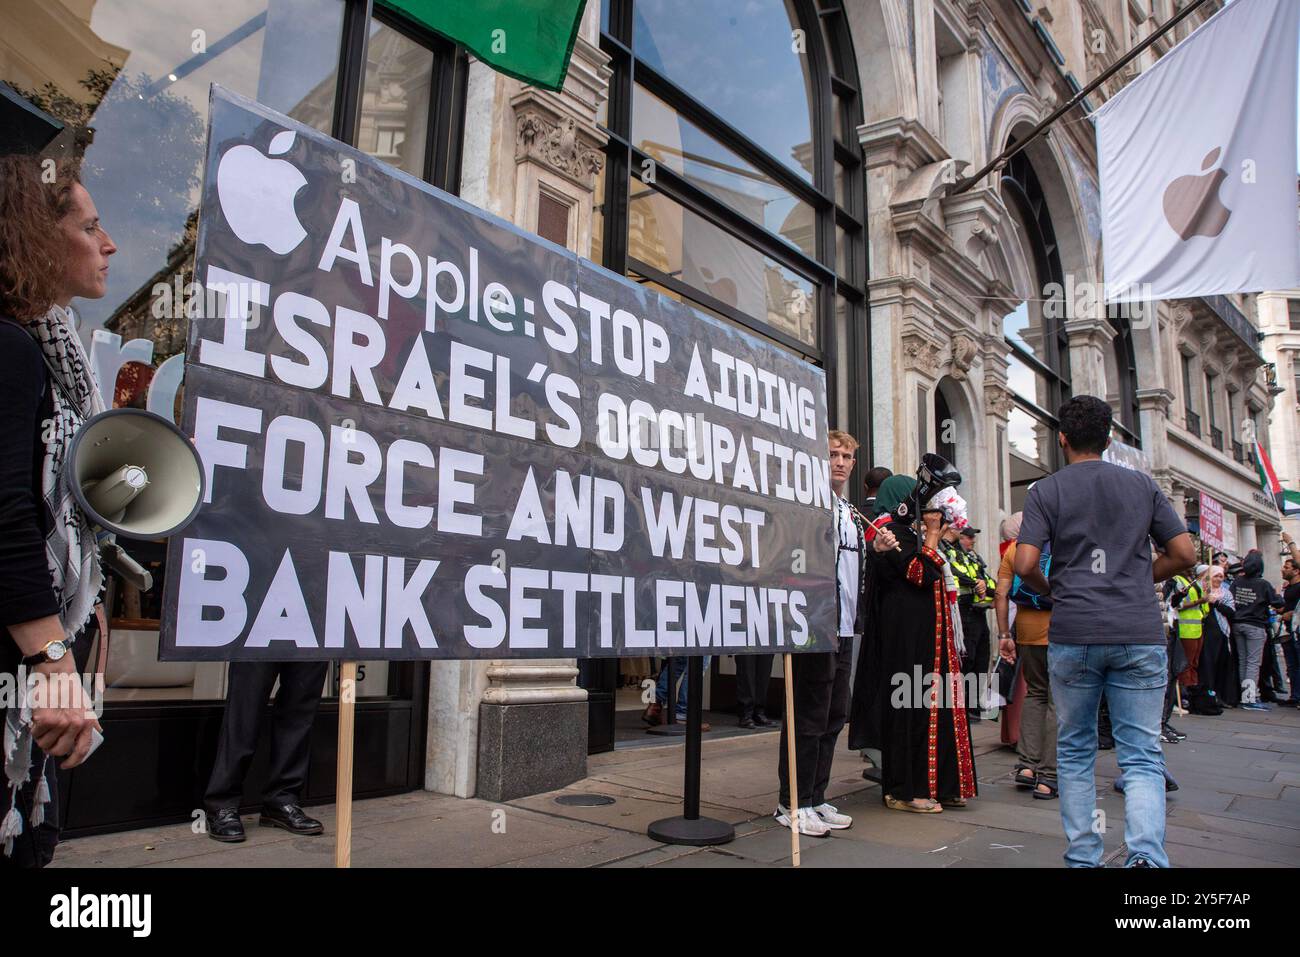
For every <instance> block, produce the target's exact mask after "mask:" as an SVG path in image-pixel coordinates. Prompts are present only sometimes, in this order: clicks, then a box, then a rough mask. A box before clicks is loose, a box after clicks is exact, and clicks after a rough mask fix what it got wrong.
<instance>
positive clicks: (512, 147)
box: [425, 4, 610, 801]
mask: <svg viewBox="0 0 1300 957" xmlns="http://www.w3.org/2000/svg"><path fill="white" fill-rule="evenodd" d="M599 17H600V6H599V4H589V5H588V7H587V10H586V13H585V14H584V16H583V22H582V25H581V27H580V29H579V35H578V38H577V41H576V42H575V44H574V49H573V56H572V59H571V60H570V64H569V72H568V76H567V78H566V80H565V86H564V90H563V91H561V92H559V93H555V92H551V91H548V90H539V89H536V88H534V87H530V86H526V85H524V84H521V83H519V82H518V81H516V80H512V79H509V78H507V77H504V76H502V75H500V74H497V73H494V72H493V71H491V70H489V69H487V68H486V67H484V66H483V64H481V63H477V62H475V63H472V64H471V69H470V80H469V90H468V95H467V105H466V134H465V147H464V149H465V161H464V163H463V168H464V169H466V170H474V171H476V173H475V178H474V179H473V180H466V181H463V182H462V184H461V194H462V196H463V197H464V198H465V199H466V200H468V201H469V202H472V203H474V204H475V205H477V206H480V207H482V208H484V209H489V210H491V211H493V212H495V213H497V214H499V215H502V216H504V217H506V218H508V219H512V220H513V222H514V223H515V224H516V225H517V226H520V227H521V228H523V229H526V230H529V231H534V232H536V231H538V229H539V212H540V211H541V210H542V206H543V204H544V203H545V204H548V207H549V209H550V213H551V215H550V217H549V219H548V220H547V222H548V223H549V225H550V226H551V227H552V228H555V229H556V232H557V234H556V235H551V236H548V238H550V239H551V240H552V241H554V242H559V243H561V244H562V245H565V246H567V247H568V248H570V249H572V250H574V251H575V252H577V253H580V254H581V255H584V256H586V255H589V254H590V252H591V222H592V208H593V191H594V188H595V184H596V180H597V175H598V173H599V172H600V168H601V165H602V163H603V160H604V157H603V155H602V153H601V147H602V146H603V145H604V142H605V136H604V134H602V133H601V132H600V131H599V129H598V128H597V126H596V115H597V111H598V110H599V108H600V104H601V102H602V101H603V100H604V99H605V98H606V96H607V95H608V83H609V76H610V70H609V67H608V59H609V58H608V57H607V56H606V55H605V54H604V53H603V52H601V50H600V49H599ZM557 207H558V209H559V210H561V211H563V212H566V213H567V215H566V216H556V215H555V212H556V210H557ZM556 223H562V224H563V226H562V227H556V225H555V224H556ZM577 676H578V667H577V660H576V659H573V658H563V659H556V660H541V661H538V660H501V661H460V662H436V663H434V664H433V665H432V668H431V672H430V690H429V735H428V761H427V771H426V779H425V787H426V788H428V789H429V790H434V791H442V792H445V793H450V794H456V795H458V796H461V797H470V796H474V795H477V796H479V797H482V798H485V799H487V800H490V801H504V800H510V799H512V798H516V797H522V796H524V795H527V794H535V793H538V792H540V791H549V790H553V789H555V788H559V787H563V786H564V785H566V784H570V783H572V782H573V781H575V780H578V779H579V778H582V777H584V776H585V775H586V773H587V692H586V690H585V689H583V688H579V687H578V686H577Z"/></svg>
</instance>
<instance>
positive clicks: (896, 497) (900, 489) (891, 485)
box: [871, 475, 916, 518]
mask: <svg viewBox="0 0 1300 957" xmlns="http://www.w3.org/2000/svg"><path fill="white" fill-rule="evenodd" d="M914 491H916V479H914V478H913V477H912V476H910V475H891V476H890V477H889V478H887V479H885V481H884V483H883V484H882V485H881V486H880V489H879V490H878V491H877V492H876V501H875V504H874V506H873V508H872V510H871V517H872V518H875V517H876V516H878V515H883V514H885V513H886V512H892V511H893V510H894V509H895V508H897V507H898V503H899V502H902V501H904V500H905V499H906V498H907V497H908V496H909V495H911V494H912V493H913V492H914Z"/></svg>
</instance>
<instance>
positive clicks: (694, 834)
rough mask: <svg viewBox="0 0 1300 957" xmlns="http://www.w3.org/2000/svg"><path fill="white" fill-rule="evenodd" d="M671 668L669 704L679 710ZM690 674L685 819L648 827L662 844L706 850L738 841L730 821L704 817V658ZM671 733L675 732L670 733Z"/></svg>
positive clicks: (695, 659)
mask: <svg viewBox="0 0 1300 957" xmlns="http://www.w3.org/2000/svg"><path fill="white" fill-rule="evenodd" d="M664 667H665V668H669V672H668V677H669V679H670V681H669V685H670V687H669V694H668V698H669V700H668V705H669V707H671V708H675V707H676V700H675V696H674V695H673V694H672V688H671V685H672V681H671V678H672V670H671V667H672V662H671V661H669V662H665V664H664ZM687 668H688V671H687V673H686V768H685V777H684V779H683V786H682V815H681V817H666V818H663V819H662V820H659V821H655V822H654V823H652V824H651V825H650V826H649V827H647V828H646V835H647V836H649V837H651V838H653V839H654V840H656V841H659V842H660V843H662V844H682V845H686V846H688V847H706V846H708V845H712V844H726V843H728V842H729V841H733V840H735V839H736V829H735V828H734V827H732V826H731V825H730V824H728V823H727V822H726V821H718V820H714V819H713V818H710V817H700V750H701V748H700V724H701V721H700V715H701V709H702V707H703V706H702V704H701V702H700V698H701V696H702V695H703V693H704V659H703V658H700V657H698V656H697V657H693V658H691V660H690V662H689V663H688V665H687ZM672 727H681V725H671V724H670V725H662V726H661V727H660V728H659V729H652V730H659V731H661V732H662V729H663V728H672ZM668 733H669V734H671V733H672V732H668Z"/></svg>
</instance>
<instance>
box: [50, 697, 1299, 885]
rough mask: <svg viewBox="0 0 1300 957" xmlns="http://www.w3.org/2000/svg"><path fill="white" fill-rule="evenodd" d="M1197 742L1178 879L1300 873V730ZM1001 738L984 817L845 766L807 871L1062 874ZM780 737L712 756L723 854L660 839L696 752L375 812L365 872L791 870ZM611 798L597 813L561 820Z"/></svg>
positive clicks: (142, 845) (177, 849) (227, 850)
mask: <svg viewBox="0 0 1300 957" xmlns="http://www.w3.org/2000/svg"><path fill="white" fill-rule="evenodd" d="M1175 723H1176V724H1177V726H1178V727H1179V728H1180V729H1181V730H1182V731H1184V732H1186V733H1187V735H1188V738H1187V740H1186V741H1184V742H1182V743H1180V744H1177V745H1169V746H1167V747H1166V748H1165V753H1166V757H1167V761H1168V764H1169V768H1170V771H1171V773H1172V774H1173V775H1174V777H1175V778H1177V780H1178V782H1179V784H1180V786H1181V789H1180V790H1179V791H1178V792H1176V793H1174V794H1172V795H1170V802H1169V828H1168V837H1167V846H1168V849H1169V856H1170V859H1171V861H1172V863H1173V864H1174V866H1177V867H1238V866H1240V867H1287V866H1289V867H1296V866H1300V714H1297V713H1296V712H1295V711H1293V710H1289V709H1281V708H1278V709H1275V710H1273V711H1271V712H1268V713H1252V712H1238V711H1227V712H1225V713H1224V714H1223V715H1222V716H1221V717H1217V718H1198V717H1192V716H1187V717H1183V718H1179V719H1175ZM997 736H998V730H997V725H996V724H994V723H990V722H981V723H980V724H978V725H976V732H975V742H976V755H977V759H976V767H977V770H978V772H979V786H980V797H979V799H977V800H975V801H973V802H972V803H971V806H970V807H969V808H968V809H967V810H963V811H954V810H948V811H945V812H944V813H943V814H935V815H919V814H904V813H901V812H897V811H888V810H886V809H885V808H884V807H883V806H882V804H881V801H880V790H879V788H878V787H877V786H876V785H874V784H872V783H871V782H868V781H864V780H863V779H862V767H863V764H862V760H861V758H860V757H859V756H858V755H857V754H856V753H854V752H850V751H847V750H844V749H841V751H840V753H839V754H838V755H837V757H836V760H835V765H834V771H833V774H832V785H831V788H830V792H829V796H830V799H831V801H832V802H833V803H835V804H837V805H838V806H839V808H840V809H841V810H842V811H845V812H847V813H849V814H852V815H853V817H854V826H853V827H852V828H851V829H849V830H847V831H837V832H835V833H834V834H833V835H832V836H831V837H829V838H826V839H812V838H804V839H803V842H802V849H803V850H802V858H803V866H804V867H880V866H903V867H949V866H952V867H1058V866H1061V854H1062V852H1063V850H1064V839H1063V837H1062V834H1061V824H1060V818H1059V816H1058V811H1057V804H1056V802H1054V801H1035V800H1033V799H1032V798H1031V797H1030V796H1029V794H1028V793H1027V792H1024V791H1017V790H1016V789H1015V788H1014V787H1013V786H1012V783H1011V769H1012V766H1013V765H1014V763H1015V755H1014V753H1013V752H1011V751H1010V750H1008V749H1005V748H1002V747H1000V746H999V744H998V737H997ZM777 744H778V735H777V734H775V733H773V732H767V733H757V734H749V735H745V736H741V737H730V738H723V739H720V740H707V739H706V740H705V742H704V759H703V769H702V791H701V793H702V802H703V807H702V813H703V814H705V815H707V816H710V817H715V818H720V819H722V820H725V821H728V822H730V823H732V824H734V825H735V827H736V835H737V837H736V840H735V841H733V842H731V843H730V844H726V845H723V846H721V847H716V848H685V847H668V846H665V845H662V844H659V843H657V842H655V841H652V840H651V839H649V838H648V837H646V835H645V829H646V826H647V825H648V824H649V823H650V822H651V821H654V820H657V819H659V818H662V817H669V816H672V815H674V814H680V813H681V793H682V749H681V745H680V744H679V743H673V744H670V745H666V746H663V747H638V748H632V749H626V750H622V749H621V750H618V751H614V752H611V753H607V754H601V755H595V756H593V757H592V758H591V759H590V761H589V764H588V770H589V775H588V777H587V778H585V779H584V780H582V781H580V782H578V783H576V784H574V785H573V786H571V787H568V788H565V789H563V790H562V791H556V792H552V793H549V794H539V795H534V796H533V797H528V798H522V799H520V800H517V801H510V802H507V803H505V804H492V803H490V802H487V801H480V800H476V799H471V800H462V799H458V798H452V797H445V796H442V795H437V794H430V793H427V792H415V793H411V794H404V795H400V796H397V797H391V798H380V799H376V800H369V801H360V802H357V803H356V804H355V805H354V807H353V853H352V860H353V864H354V866H358V867H379V866H397V867H406V866H435V867H437V866H473V867H499V866H521V867H529V866H542V867H587V866H610V867H787V866H789V863H790V834H789V831H788V830H785V829H783V828H778V827H777V826H776V824H775V822H774V821H773V819H772V817H771V813H772V810H773V808H774V807H775V805H776V783H777V782H776V758H777ZM1117 774H1118V770H1117V768H1116V764H1115V756H1114V752H1113V751H1110V752H1103V753H1102V755H1101V756H1100V758H1099V760H1098V766H1097V777H1098V794H1099V798H1100V801H1099V807H1101V808H1104V809H1105V811H1106V813H1107V815H1108V829H1107V833H1106V836H1105V840H1106V849H1107V859H1108V861H1110V862H1112V863H1113V862H1116V861H1122V860H1123V846H1122V841H1123V833H1124V829H1123V798H1122V797H1121V796H1120V795H1118V794H1117V793H1115V792H1114V791H1113V790H1112V789H1111V783H1112V782H1113V781H1114V779H1115V777H1116V776H1117ZM566 795H603V796H606V797H610V798H613V802H612V803H609V804H604V805H602V806H595V807H572V806H565V805H561V804H558V803H556V799H557V798H559V797H562V796H566ZM312 813H313V815H314V816H318V817H320V818H321V819H322V820H324V821H325V826H326V835H325V836H324V837H317V838H304V837H291V836H290V835H288V834H286V833H285V832H284V831H280V830H276V829H273V828H260V827H258V826H257V819H256V817H249V818H245V826H246V827H247V828H248V834H249V840H248V841H247V842H246V843H244V844H238V845H227V844H218V843H217V842H215V841H212V840H209V839H208V838H207V837H206V836H205V835H201V834H197V835H196V834H194V833H192V831H191V830H190V827H189V826H188V825H184V824H181V825H175V826H169V827H162V828H151V829H146V830H139V831H127V832H123V833H119V834H110V835H103V836H98V837H87V838H80V839H76V840H72V841H68V842H66V843H65V844H63V845H61V846H60V848H59V851H58V855H57V859H56V861H55V864H54V866H55V867H94V866H109V867H157V866H164V867H328V866H331V865H332V864H333V850H334V844H333V839H332V837H331V836H330V835H331V834H332V833H333V830H334V809H333V807H322V808H315V809H313V810H312Z"/></svg>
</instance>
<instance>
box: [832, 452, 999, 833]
mask: <svg viewBox="0 0 1300 957" xmlns="http://www.w3.org/2000/svg"><path fill="white" fill-rule="evenodd" d="M888 483H893V484H892V486H891V487H889V488H886V486H881V489H880V492H879V494H878V497H877V500H876V501H877V504H878V505H880V504H886V505H887V506H888V508H889V510H890V511H892V510H893V509H894V508H895V507H896V506H897V505H898V504H899V503H900V502H903V503H906V504H907V506H908V516H905V517H904V518H902V519H901V520H900V519H896V520H894V521H892V522H891V523H890V525H889V529H890V531H891V532H893V533H894V536H895V537H896V538H897V539H898V542H899V545H900V550H898V551H889V552H880V553H875V555H874V558H875V563H874V568H873V581H872V587H871V588H870V590H869V593H870V600H871V602H872V607H871V609H870V615H871V617H870V619H869V622H868V627H867V629H866V631H865V634H864V636H863V645H864V648H863V657H862V660H861V661H860V662H859V672H860V673H859V676H858V682H857V689H856V690H857V691H858V692H859V693H858V694H855V700H854V709H853V725H854V731H855V732H860V734H861V737H859V736H858V735H855V736H854V738H853V739H851V741H850V744H851V746H853V747H879V748H880V750H881V756H882V760H881V765H882V767H881V771H882V773H883V777H882V784H883V791H884V797H885V804H886V806H888V807H890V808H894V809H896V810H901V811H915V812H920V813H931V814H933V813H938V812H940V811H942V810H943V808H944V807H962V806H964V805H965V803H966V800H967V799H968V798H972V797H974V796H975V793H976V788H975V762H974V758H973V757H972V754H971V746H970V729H969V727H968V726H967V723H966V703H965V690H966V689H965V688H963V686H962V680H961V664H960V659H959V656H958V651H957V646H956V640H957V639H956V635H955V633H954V625H953V616H952V612H951V608H950V605H949V602H948V596H947V592H946V588H945V575H944V568H945V562H944V558H943V556H942V555H941V554H940V553H939V550H938V546H939V539H940V537H941V536H942V534H943V531H944V529H945V528H946V527H947V526H946V524H945V522H944V520H943V514H942V513H941V512H939V511H929V510H926V511H924V512H923V513H922V517H921V518H920V519H919V520H917V521H914V522H909V521H907V518H908V517H910V516H914V515H915V514H916V511H917V508H916V502H915V498H914V493H915V487H916V480H915V479H911V478H908V477H906V476H893V477H892V478H890V479H888V480H887V484H888ZM918 531H919V533H920V534H919V535H918ZM918 537H919V538H921V541H920V542H919V543H918ZM868 642H870V643H872V645H873V647H872V649H871V653H870V654H868V652H867V648H866V645H867V643H868ZM864 667H865V671H864V670H863V669H864ZM866 738H870V739H872V740H871V741H870V742H869V743H868V742H866V741H864V740H863V739H866ZM855 739H856V740H855Z"/></svg>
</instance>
